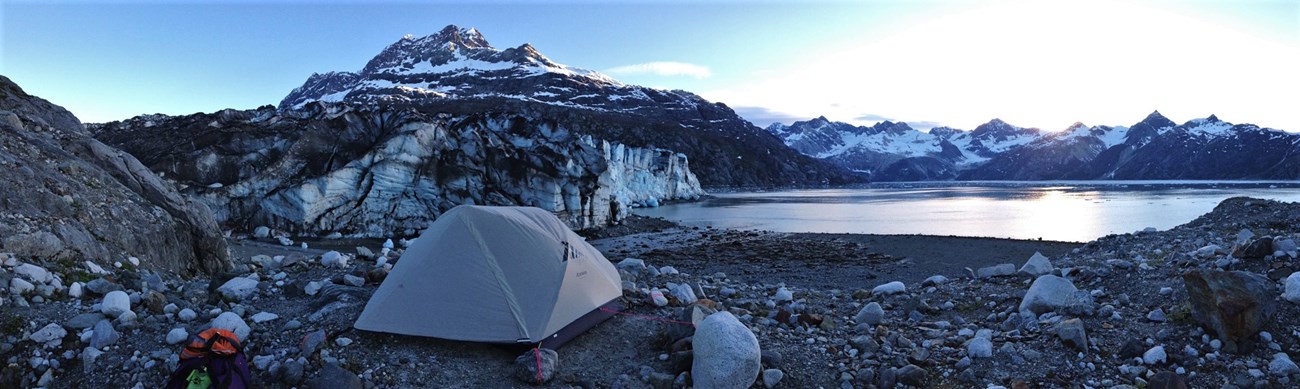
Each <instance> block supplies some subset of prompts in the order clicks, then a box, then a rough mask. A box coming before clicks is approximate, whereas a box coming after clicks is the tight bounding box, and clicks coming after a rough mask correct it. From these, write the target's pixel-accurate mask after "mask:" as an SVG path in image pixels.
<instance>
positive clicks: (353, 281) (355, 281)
mask: <svg viewBox="0 0 1300 389" xmlns="http://www.w3.org/2000/svg"><path fill="white" fill-rule="evenodd" d="M343 283H345V284H348V285H352V286H357V287H361V286H366V279H365V278H361V277H357V276H354V275H351V274H345V275H343Z"/></svg>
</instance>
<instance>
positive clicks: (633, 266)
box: [616, 258, 646, 274]
mask: <svg viewBox="0 0 1300 389" xmlns="http://www.w3.org/2000/svg"><path fill="white" fill-rule="evenodd" d="M616 266H617V267H618V269H619V270H626V271H627V272H628V273H632V274H640V273H641V272H643V271H645V269H646V266H645V261H643V260H641V259H639V258H624V259H623V260H622V261H619V262H618V265H616Z"/></svg>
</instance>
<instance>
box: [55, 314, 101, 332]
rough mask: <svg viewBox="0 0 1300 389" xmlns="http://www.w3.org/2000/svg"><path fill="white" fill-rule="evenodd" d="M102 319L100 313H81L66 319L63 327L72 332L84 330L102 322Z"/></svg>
mask: <svg viewBox="0 0 1300 389" xmlns="http://www.w3.org/2000/svg"><path fill="white" fill-rule="evenodd" d="M104 318H105V317H104V315H103V314H101V313H96V312H92V313H83V314H79V315H77V316H73V317H72V318H71V319H68V322H67V323H64V326H66V327H68V328H71V329H74V330H84V329H87V328H90V327H94V326H95V324H99V321H100V320H104Z"/></svg>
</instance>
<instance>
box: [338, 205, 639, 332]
mask: <svg viewBox="0 0 1300 389" xmlns="http://www.w3.org/2000/svg"><path fill="white" fill-rule="evenodd" d="M622 294H623V291H622V280H621V279H620V278H619V275H618V270H616V269H615V268H614V266H613V265H612V264H610V262H609V260H607V259H605V256H604V255H601V253H600V252H599V251H597V250H596V249H595V248H594V247H591V245H590V244H588V243H587V242H586V241H585V240H583V239H582V237H580V236H578V235H577V234H575V233H573V231H572V230H570V229H569V228H568V227H567V226H565V225H564V223H563V222H561V221H560V220H559V219H558V218H556V217H555V215H554V214H551V213H550V212H547V211H545V210H542V209H539V208H531V207H488V206H472V205H462V206H458V207H455V208H452V209H451V210H449V211H447V212H446V213H444V214H443V215H442V216H440V217H438V219H437V220H435V221H434V222H433V223H432V224H431V225H430V226H429V229H427V230H425V231H424V233H423V234H421V235H420V237H419V238H418V239H416V240H415V241H414V242H413V243H412V244H411V247H410V248H408V249H407V250H406V252H405V253H403V254H402V257H401V259H399V260H398V262H397V264H396V265H395V266H394V267H393V270H392V272H391V273H389V275H388V277H387V278H385V279H384V282H383V284H381V285H379V289H378V290H376V291H375V293H374V295H372V296H371V297H370V301H369V302H367V303H366V308H365V310H363V311H362V312H361V316H360V317H359V318H358V319H357V322H356V323H355V324H354V327H356V328H357V329H361V330H366V331H376V332H387V333H394V334H402V335H415V336H428V337H435V338H443V339H452V340H465V341H475V342H490V343H542V346H543V347H549V348H555V347H558V346H560V345H561V344H563V342H564V341H567V340H568V338H572V337H573V336H576V335H577V334H580V333H582V332H584V331H586V330H587V329H589V328H590V327H592V326H594V325H596V324H599V323H600V321H602V320H604V319H606V318H608V317H609V316H611V315H612V314H613V313H612V312H613V311H612V310H602V309H600V308H601V307H602V306H606V305H607V304H612V303H614V302H615V300H617V299H618V298H619V297H620V296H622Z"/></svg>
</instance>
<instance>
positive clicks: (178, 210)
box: [0, 76, 232, 274]
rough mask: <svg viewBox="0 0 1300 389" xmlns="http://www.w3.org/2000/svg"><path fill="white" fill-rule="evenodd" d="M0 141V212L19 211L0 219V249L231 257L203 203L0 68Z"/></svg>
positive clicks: (163, 261) (160, 264) (189, 261)
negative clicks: (183, 193)
mask: <svg viewBox="0 0 1300 389" xmlns="http://www.w3.org/2000/svg"><path fill="white" fill-rule="evenodd" d="M0 145H4V146H3V147H0V182H3V183H5V184H4V185H0V213H3V214H7V215H16V216H17V217H13V218H9V219H7V220H9V221H10V222H6V223H0V237H2V238H0V251H3V252H11V253H14V254H16V255H18V256H19V257H38V258H49V259H57V260H67V261H68V263H71V262H81V261H85V260H92V261H104V260H107V259H109V258H125V257H129V256H134V257H138V258H140V259H141V264H140V266H141V267H146V268H151V269H154V270H166V271H169V272H178V273H184V274H190V273H197V272H215V271H219V270H223V269H228V268H229V267H231V266H232V264H231V262H230V253H229V250H228V248H227V246H226V241H225V239H224V238H223V236H222V232H221V230H220V228H219V227H218V226H217V223H216V219H214V218H213V216H212V212H211V211H210V210H208V209H207V207H206V206H204V205H202V204H200V203H197V202H194V201H190V200H189V199H187V198H185V197H183V196H181V195H180V194H179V192H177V191H176V189H175V187H173V186H172V184H169V183H167V182H165V181H163V180H162V179H161V178H160V177H158V176H157V175H156V174H154V173H153V172H151V171H150V170H149V169H148V168H146V167H145V166H144V165H142V164H140V162H139V161H138V160H136V159H135V157H133V156H131V155H130V154H127V153H124V152H122V151H120V150H117V149H114V148H112V147H109V146H107V145H105V144H103V143H101V142H100V141H98V140H96V139H95V138H92V137H91V136H90V135H89V134H88V133H87V132H86V130H85V128H84V127H83V126H82V125H81V123H80V122H79V121H78V120H77V118H76V117H75V116H73V115H72V114H71V113H69V112H68V111H67V110H65V109H63V108H62V107H59V106H57V105H54V104H51V103H50V102H48V101H45V100H44V99H41V98H39V97H35V96H31V95H28V94H27V93H26V92H24V91H23V90H22V88H19V87H18V86H17V85H16V84H14V83H13V82H12V81H10V80H9V79H8V78H5V77H3V76H0ZM19 199H21V201H20V200H19ZM56 270H58V269H56Z"/></svg>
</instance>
